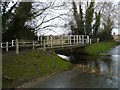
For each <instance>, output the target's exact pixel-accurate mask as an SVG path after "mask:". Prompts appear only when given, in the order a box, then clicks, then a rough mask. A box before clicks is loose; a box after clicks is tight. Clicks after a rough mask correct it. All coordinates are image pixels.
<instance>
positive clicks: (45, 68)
mask: <svg viewBox="0 0 120 90" xmlns="http://www.w3.org/2000/svg"><path fill="white" fill-rule="evenodd" d="M2 60H3V71H2V72H3V81H2V85H3V88H11V87H12V88H14V87H16V86H19V85H21V84H23V83H24V82H28V81H31V80H33V79H37V78H40V77H43V76H45V75H48V74H51V73H57V72H60V71H64V70H68V69H69V68H70V67H71V64H70V63H69V62H67V61H65V60H63V59H61V58H60V57H58V56H57V55H56V53H54V52H53V51H40V50H34V51H29V52H28V51H27V52H24V53H20V54H18V55H16V54H5V55H3V59H2Z"/></svg>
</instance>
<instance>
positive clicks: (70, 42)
mask: <svg viewBox="0 0 120 90" xmlns="http://www.w3.org/2000/svg"><path fill="white" fill-rule="evenodd" d="M69 37H70V45H71V35H70V36H69Z"/></svg>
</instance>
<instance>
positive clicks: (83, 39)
mask: <svg viewBox="0 0 120 90" xmlns="http://www.w3.org/2000/svg"><path fill="white" fill-rule="evenodd" d="M82 44H84V35H82Z"/></svg>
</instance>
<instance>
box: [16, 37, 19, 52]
mask: <svg viewBox="0 0 120 90" xmlns="http://www.w3.org/2000/svg"><path fill="white" fill-rule="evenodd" d="M18 53H19V41H18V39H16V54H18Z"/></svg>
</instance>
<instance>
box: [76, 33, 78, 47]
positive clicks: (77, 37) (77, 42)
mask: <svg viewBox="0 0 120 90" xmlns="http://www.w3.org/2000/svg"><path fill="white" fill-rule="evenodd" d="M76 40H77V45H78V35H76Z"/></svg>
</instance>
